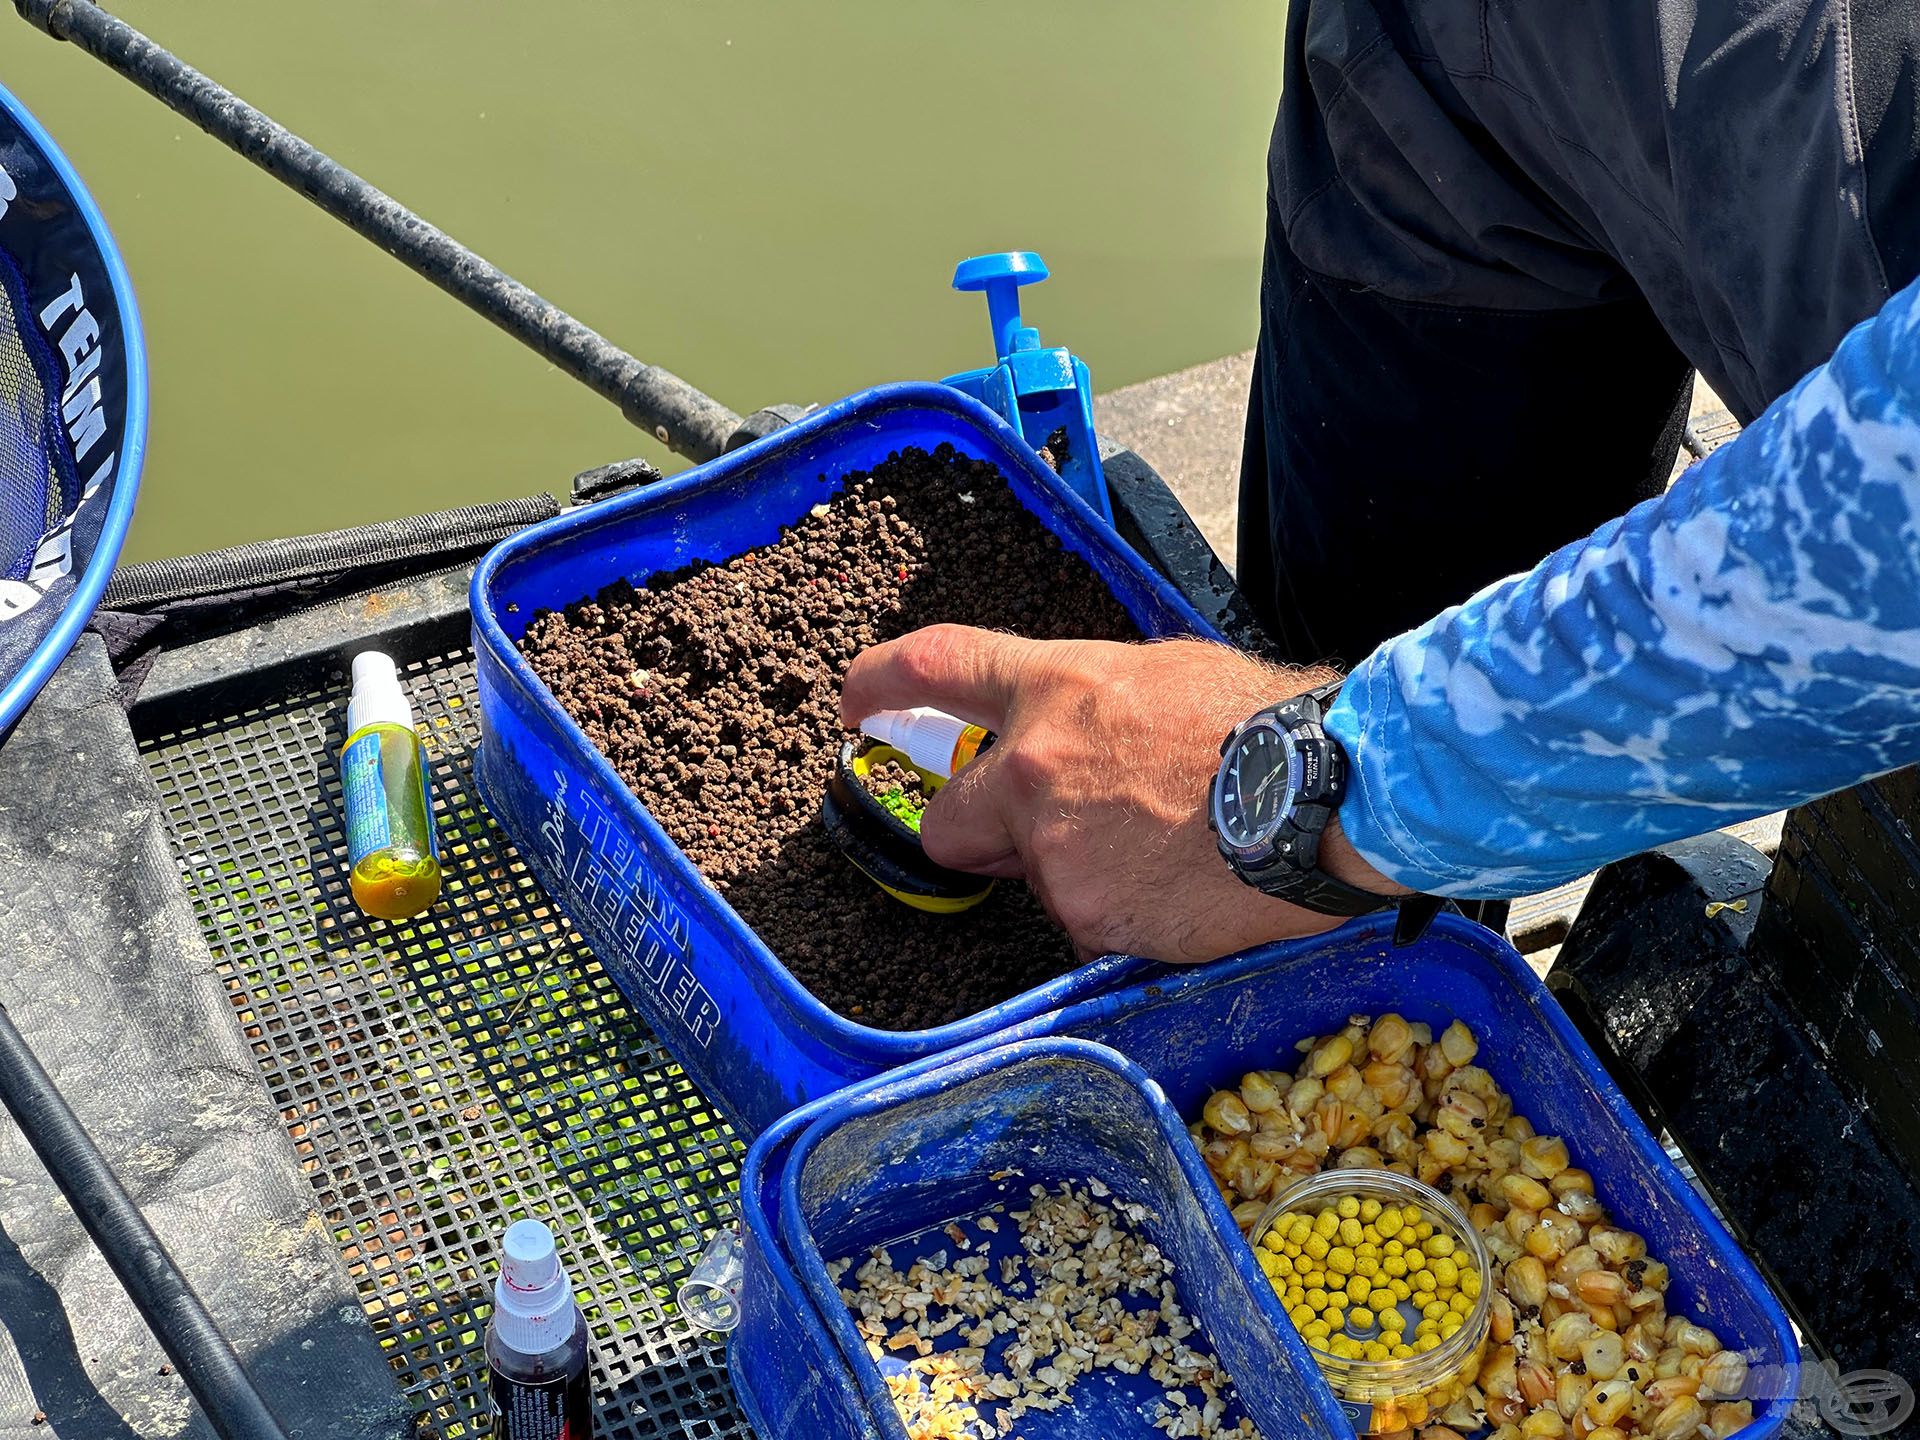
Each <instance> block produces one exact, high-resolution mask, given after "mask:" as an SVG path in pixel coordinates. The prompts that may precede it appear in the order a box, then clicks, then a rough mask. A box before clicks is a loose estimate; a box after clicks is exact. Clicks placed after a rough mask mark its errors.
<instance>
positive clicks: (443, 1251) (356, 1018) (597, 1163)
mask: <svg viewBox="0 0 1920 1440" xmlns="http://www.w3.org/2000/svg"><path fill="white" fill-rule="evenodd" d="M402 674H403V677H404V679H405V682H406V685H407V688H408V692H409V694H410V696H411V698H412V700H413V704H414V710H415V713H416V715H417V717H418V724H419V729H420V731H421V739H422V741H423V743H424V745H425V747H426V750H427V755H428V759H429V763H430V766H431V773H432V781H433V789H434V800H435V815H436V819H437V821H438V824H439V828H440V839H441V845H442V851H443V859H444V861H445V864H446V868H447V877H446V882H445V888H444V889H443V892H442V894H441V897H440V900H439V902H438V903H437V904H436V905H435V906H434V908H433V909H432V910H430V911H429V912H428V913H427V914H426V915H424V916H422V917H420V918H419V919H418V920H415V921H413V922H410V923H406V924H389V923H387V922H384V921H379V920H370V919H368V918H367V917H366V916H364V915H362V914H361V913H360V912H359V911H358V910H357V909H356V908H355V907H354V905H353V902H352V899H351V897H350V896H349V895H348V892H347V885H346V862H345V857H346V845H345V838H344V834H343V825H342V815H341V808H340V786H339V779H338V774H337V767H336V757H337V755H338V753H339V748H340V746H341V744H342V743H343V741H344V740H345V736H344V734H343V733H342V730H343V724H344V716H345V708H346V686H345V680H344V676H341V675H335V676H334V677H333V679H332V681H331V682H330V683H329V684H328V685H327V687H326V688H324V689H322V690H315V691H311V692H309V693H305V694H299V695H294V696H291V697H281V698H277V699H275V700H273V701H271V702H270V703H266V702H263V703H261V704H260V705H258V706H257V707H256V708H244V709H239V713H234V714H222V715H219V716H218V717H217V718H209V719H207V720H204V721H196V722H195V723H193V724H191V725H180V726H175V727H174V728H171V729H170V730H168V731H166V732H165V733H155V734H147V735H143V737H142V742H141V743H142V750H143V753H144V754H145V756H146V758H147V761H148V764H149V766H150V767H151V769H152V771H153V774H154V776H155V778H156V780H157V781H158V783H159V787H160V792H161V795H162V797H163V799H164V802H165V804H166V807H167V824H168V829H169V832H170V834H171V837H172V842H173V845H174V850H175V855H176V857H177V859H178V862H179V865H180V871H181V876H182V880H183V883H184V885H185V888H186V890H187V893H188V895H189V896H190V897H191V899H192V901H193V905H194V908H195V911H196V913H197V914H198V916H199V919H200V923H201V926H202V928H203V929H204V931H205V932H206V936H207V940H208V943H209V944H210V945H211V947H212V949H213V954H214V958H215V960H216V962H217V963H218V964H219V966H220V967H221V971H222V974H223V976H224V978H225V981H226V985H227V991H228V994H229V996H230V998H231V999H232V1001H233V1005H234V1013H235V1016H236V1019H237V1021H238V1023H239V1025H240V1027H241V1029H242V1032H243V1034H244V1035H245V1037H246V1039H247V1041H248V1043H249V1044H250V1046H251V1047H252V1050H253V1053H254V1056H255V1058H256V1059H257V1060H258V1062H259V1065H260V1069H261V1071H262V1073H263V1075H264V1076H265V1079H266V1082H267V1085H268V1088H269V1089H270V1091H271V1092H272V1094H273V1097H274V1100H275V1102H276V1103H277V1104H278V1105H279V1106H280V1108H281V1113H282V1116H283V1118H284V1120H285V1123H286V1126H287V1132H288V1134H289V1135H290V1136H291V1137H292V1140H293V1143H294V1145H295V1148H296V1150H297V1152H298V1154H299V1157H300V1160H301V1164H302V1167H303V1169H304V1170H305V1172H306V1174H307V1176H308V1178H309V1179H310V1180H311V1181H312V1183H313V1186H314V1192H315V1198H316V1204H317V1208H318V1210H319V1212H320V1214H321V1215H322V1216H323V1217H324V1219H325V1220H326V1222H327V1223H328V1224H329V1225H330V1226H331V1227H332V1229H333V1234H334V1238H335V1241H336V1242H337V1244H338V1245H339V1247H340V1251H341V1254H342V1255H343V1256H344V1257H345V1259H346V1262H347V1265H348V1267H349V1271H350V1273H351V1274H352V1276H353V1278H354V1283H355V1285H356V1287H357V1290H358V1293H359V1296H360V1299H361V1303H362V1304H363V1305H364V1306H365V1307H366V1312H367V1316H368V1319H369V1321H370V1323H371V1324H372V1326H373V1330H374V1333H375V1334H376V1336H378V1337H379V1339H380V1341H381V1344H382V1345H383V1346H384V1347H385V1349H386V1351H387V1354H388V1358H389V1360H390V1361H391V1363H392V1365H393V1366H394V1369H395V1371H396V1373H397V1374H398V1376H399V1378H400V1382H401V1384H402V1386H403V1388H404V1390H405V1392H406V1394H407V1396H408V1397H409V1399H410V1400H411V1401H412V1403H413V1404H414V1405H415V1406H416V1407H417V1408H418V1409H419V1411H421V1412H422V1417H423V1418H422V1423H421V1433H422V1434H423V1435H438V1436H443V1437H446V1440H454V1437H459V1436H471V1435H476V1434H485V1433H486V1430H487V1421H486V1391H485V1375H486V1366H485V1361H484V1359H483V1358H482V1355H481V1349H480V1346H481V1336H482V1332H483V1330H484V1328H485V1325H486V1318H487V1312H488V1308H489V1285H490V1280H491V1275H492V1268H493V1263H494V1255H493V1250H494V1246H495V1244H496V1241H497V1237H498V1235H499V1233H500V1232H501V1230H502V1229H504V1228H505V1226H506V1225H507V1223H508V1222H509V1221H510V1220H513V1219H516V1218H519V1217H522V1216H534V1217H537V1218H540V1219H544V1220H546V1221H547V1222H548V1223H549V1224H550V1225H551V1226H552V1227H553V1230H554V1233H555V1235H556V1237H557V1238H558V1239H559V1242H560V1246H561V1251H562V1254H563V1255H564V1256H565V1258H566V1262H567V1264H568V1266H569V1267H570V1269H571V1273H572V1275H573V1278H574V1282H575V1284H576V1286H577V1287H578V1288H579V1290H580V1292H581V1303H582V1305H583V1306H584V1307H585V1309H586V1313H587V1318H588V1322H589V1324H590V1327H591V1329H592V1334H593V1364H594V1394H595V1401H596V1406H597V1409H598V1416H599V1428H598V1430H597V1434H598V1435H599V1436H601V1437H602V1440H652V1437H656V1436H674V1437H687V1440H721V1437H728V1436H746V1435H748V1434H749V1433H750V1432H749V1430H748V1427H747V1425H746V1423H745V1421H744V1420H743V1419H742V1418H741V1415H740V1413H739V1411H738V1409H737V1408H736V1406H735V1403H734V1399H733V1391H732V1387H731V1385H730V1384H729V1382H728V1380H727V1376H726V1370H725V1361H724V1355H723V1353H722V1347H721V1346H720V1344H719V1343H718V1342H717V1341H715V1340H713V1339H711V1338H709V1337H707V1336H704V1335H702V1334H699V1333H696V1332H694V1331H693V1330H692V1329H691V1328H690V1327H689V1326H688V1325H687V1324H686V1323H685V1322H684V1321H682V1320H681V1319H680V1318H679V1317H678V1316H677V1314H676V1313H675V1310H674V1306H673V1301H672V1295H673V1288H674V1286H675V1284H677V1282H678V1279H679V1277H680V1275H681V1274H682V1273H683V1271H684V1270H685V1268H686V1267H687V1266H688V1265H690V1264H691V1263H692V1260H693V1258H694V1257H695V1256H696V1255H697V1254H698V1252H699V1250H700V1248H701V1246H702V1244H703V1243H704V1240H705V1237H706V1235H707V1233H708V1232H709V1231H710V1230H712V1229H713V1228H714V1227H715V1226H717V1225H719V1224H722V1223H726V1222H727V1221H728V1220H729V1219H730V1216H731V1208H730V1202H729V1200H728V1199H727V1195H728V1193H729V1192H730V1190H731V1188H732V1186H733V1183H734V1181H735V1179H736V1178H737V1175H738V1161H739V1158H740V1147H739V1145H738V1143H737V1142H736V1141H735V1139H734V1138H733V1135H732V1133H731V1131H730V1130H729V1129H728V1127H727V1125H726V1123H725V1122H724V1120H722V1119H721V1118H720V1117H719V1116H718V1114H717V1113H716V1112H715V1111H714V1110H713V1108H712V1107H711V1106H710V1105H709V1104H708V1102H707V1101H706V1099H705V1098H704V1097H703V1096H702V1095H701V1094H700V1093H699V1092H698V1091H697V1090H696V1089H695V1088H694V1086H693V1084H692V1082H691V1081H689V1080H688V1079H687V1078H686V1077H685V1076H684V1075H682V1074H681V1072H680V1069H679V1067H678V1066H677V1065H676V1064H675V1063H674V1062H673V1060H672V1058H671V1057H670V1056H669V1055H668V1054H667V1053H666V1051H665V1050H664V1049H662V1048H661V1046H660V1045H659V1043H658V1042H657V1041H656V1040H655V1039H654V1037H653V1036H652V1034H651V1033H650V1032H649V1031H648V1030H647V1028H646V1027H645V1025H644V1024H643V1023H642V1022H641V1021H640V1019H639V1018H638V1017H637V1016H636V1015H635V1014H634V1013H633V1012H632V1011H631V1010H630V1009H629V1007H628V1006H627V1004H626V1002H625V1001H624V1000H623V999H622V998H621V996H620V994H619V992H618V991H617V990H616V989H615V988H614V986H613V983H612V982H611V981H610V980H609V979H608V978H607V977H606V976H605V974H603V973H602V971H601V970H600V968H599V965H598V964H597V962H596V961H595V960H594V959H593V957H592V955H591V953H590V952H589V951H588V949H587V948H586V946H585V944H584V943H583V942H582V941H581V940H580V938H579V937H578V936H577V935H576V934H575V933H574V932H573V929H572V927H571V926H570V925H569V924H568V923H567V921H566V919H565V918H564V917H563V916H562V915H561V914H560V913H559V912H558V911H557V910H555V909H554V908H553V906H552V905H551V903H550V902H549V901H548V899H547V897H546V895H545V894H544V893H543V892H542V891H541V889H540V888H539V886H538V884H537V883H536V882H535V881H534V879H533V877H532V876H531V875H529V874H528V873H527V872H526V870H525V868H524V866H523V865H522V863H521V861H520V860H519V858H518V856H517V854H516V853H515V851H514V849H513V846H512V845H511V844H510V843H509V842H508V840H507V839H506V837H505V836H504V835H502V834H501V833H500V831H499V830H498V829H496V828H495V827H494V825H493V823H492V821H491V820H490V819H489V818H488V817H487V815H486V812H485V811H484V810H483V809H482V807H481V805H480V801H479V797H478V795H477V793H476V792H475V789H474V786H473V779H472V774H471V770H470V755H471V752H472V747H473V744H474V741H475V738H476V737H475V728H474V727H475V724H476V720H475V714H474V710H473V708H472V706H471V704H470V699H471V696H472V674H473V672H472V662H471V656H470V653H469V652H467V651H466V650H464V649H460V650H456V651H451V652H449V653H444V654H440V655H436V656H433V657H430V658H427V659H424V660H420V661H416V662H415V663H413V664H410V665H403V667H402ZM227 708H236V709H238V708H239V707H237V706H236V707H227ZM136 728H138V725H137V722H136Z"/></svg>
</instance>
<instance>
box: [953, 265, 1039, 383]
mask: <svg viewBox="0 0 1920 1440" xmlns="http://www.w3.org/2000/svg"><path fill="white" fill-rule="evenodd" d="M1046 278H1047V263H1046V261H1044V260H1042V259H1041V258H1040V257H1039V256H1038V255H1036V254H1034V253H1033V251H1031V250H1005V251H1002V252H1001V253H999V254H997V255H975V256H973V257H972V258H971V259H968V260H962V261H961V262H960V263H959V265H958V266H956V267H955V268H954V272H953V288H954V289H956V290H984V291H986V292H987V319H988V320H989V321H990V322H991V323H992V325H993V353H994V354H996V355H998V356H999V357H1000V358H1001V359H1003V360H1004V359H1005V358H1006V357H1007V356H1009V355H1011V354H1013V352H1014V351H1015V350H1016V349H1036V348H1038V346H1039V343H1040V337H1039V336H1038V335H1035V336H1034V337H1033V342H1032V344H1030V345H1026V346H1021V345H1019V344H1018V343H1017V342H1018V340H1019V337H1020V329H1021V326H1020V287H1021V286H1022V285H1037V284H1039V283H1040V282H1041V281H1042V280H1044V279H1046Z"/></svg>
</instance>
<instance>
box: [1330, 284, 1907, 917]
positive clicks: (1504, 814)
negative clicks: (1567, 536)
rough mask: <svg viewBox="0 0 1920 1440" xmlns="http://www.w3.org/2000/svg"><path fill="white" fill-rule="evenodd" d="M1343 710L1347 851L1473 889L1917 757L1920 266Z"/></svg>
mask: <svg viewBox="0 0 1920 1440" xmlns="http://www.w3.org/2000/svg"><path fill="white" fill-rule="evenodd" d="M1602 423H1604V421H1603V422H1602ZM1541 483H1543V484H1550V483H1552V462H1551V460H1547V461H1545V462H1543V464H1542V467H1541ZM1328 728H1329V730H1331V731H1332V733H1333V734H1335V735H1336V736H1337V737H1338V738H1339V739H1340V740H1341V741H1342V743H1343V744H1345V746H1346V748H1347V751H1348V754H1349V755H1350V756H1351V757H1352V761H1353V767H1352V780H1351V787H1350V792H1349V795H1348V798H1347V800H1346V802H1345V803H1344V804H1343V805H1342V806H1341V812H1340V817H1341V825H1342V827H1343V828H1344V829H1345V831H1346V833H1347V835H1348V837H1349V838H1350V839H1351V840H1352V842H1353V844H1354V846H1355V848H1356V849H1358V850H1359V852H1360V853H1361V854H1362V855H1363V856H1365V857H1366V859H1367V860H1368V861H1369V862H1371V863H1372V864H1373V865H1374V866H1375V868H1377V869H1378V870H1380V871H1381V872H1382V873H1384V874H1386V875H1388V876H1391V877H1392V878H1393V879H1395V880H1397V881H1399V882H1401V883H1402V884H1405V885H1409V886H1412V887H1414V888H1416V889H1420V890H1425V891H1429V892H1432V893H1437V894H1445V895H1460V896H1488V897H1492V896H1504V895H1522V894H1527V893H1530V892H1532V891H1537V890H1540V889H1543V888H1546V887H1548V886H1551V885H1555V884H1558V883H1560V882H1561V881H1564V880H1567V879H1570V878H1572V877H1574V876H1577V875H1581V874H1584V873H1585V872H1587V871H1589V870H1592V869H1594V868H1595V867H1597V866H1599V865H1601V864H1604V863H1605V862H1607V861H1609V860H1614V859H1618V858H1619V857H1621V856H1623V855H1630V854H1633V853H1635V852H1637V851H1640V850H1644V849H1646V848H1647V847H1648V846H1651V845H1657V844H1660V843H1662V842H1664V841H1667V840H1674V839H1679V838H1681V837H1684V836H1688V835H1696V834H1699V833H1701V832H1703V831H1706V830H1710V829H1713V828H1715V827H1717V826H1722V825H1727V824H1731V823H1732V822H1734V821H1736V820H1742V819H1746V818H1749V817H1751V816H1755V815H1764V814H1766V813H1768V812H1769V811H1773V810H1778V809H1781V808H1783V807H1785V806H1789V805H1794V804H1797V803H1799V802H1801V801H1803V800H1807V799H1811V798H1812V797H1814V796H1817V795H1822V794H1826V793H1828V792H1829V791H1833V790H1837V789H1840V788H1841V787H1843V786H1846V785H1850V784H1852V783H1854V782H1855V781H1858V780H1862V779H1865V778H1867V777H1869V776H1873V775H1878V774H1883V773H1885V772H1886V771H1888V770H1893V769H1898V768H1899V767H1900V766H1902V765H1906V764H1908V763H1910V762H1912V761H1914V760H1916V759H1920V283H1917V284H1916V285H1912V286H1909V287H1908V288H1907V289H1905V290H1903V291H1901V292H1900V293H1899V294H1898V295H1896V296H1894V297H1893V298H1892V299H1891V300H1889V301H1888V302H1887V304H1886V306H1885V307H1884V308H1883V309H1882V310H1881V312H1880V313H1879V315H1877V316H1875V317H1874V318H1873V319H1871V320H1868V321H1866V322H1864V323H1863V324H1861V325H1859V326H1857V327H1856V328H1855V329H1854V330H1853V331H1852V332H1851V333H1850V334H1849V335H1848V336H1847V337H1846V339H1845V340H1844V341H1842V342H1841V345H1840V347H1839V349H1838V350H1836V351H1835V352H1834V355H1833V358H1832V359H1831V360H1829V361H1828V362H1827V363H1826V364H1825V365H1823V366H1821V367H1820V368H1819V369H1817V370H1815V371H1813V372H1812V373H1811V374H1809V375H1808V376H1807V377H1806V378H1805V379H1804V380H1802V381H1801V382H1800V384H1799V385H1797V386H1796V387H1795V388H1794V389H1793V390H1792V391H1791V392H1789V393H1788V394H1787V395H1785V396H1783V397H1781V399H1779V400H1778V401H1776V402H1775V403H1774V404H1773V405H1772V406H1771V407H1770V408H1769V409H1768V410H1767V412H1766V413H1765V414H1764V415H1762V416H1761V417H1760V418H1759V420H1757V421H1756V422H1755V423H1754V424H1753V425H1752V426H1750V427H1749V428H1748V429H1747V431H1746V433H1745V434H1743V435H1741V436H1740V438H1739V439H1737V440H1735V441H1733V442H1732V443H1731V444H1728V445H1725V446H1723V447H1721V448H1720V449H1719V450H1717V451H1715V452H1714V453H1713V454H1712V455H1711V456H1709V457H1708V458H1707V459H1705V460H1703V461H1701V462H1700V463H1699V464H1697V465H1695V466H1694V467H1693V468H1692V469H1691V470H1689V471H1688V472H1687V473H1686V474H1685V475H1684V476H1682V477H1681V478H1680V479H1679V480H1678V481H1677V482H1676V483H1675V484H1674V486H1673V487H1672V489H1671V490H1669V491H1668V492H1667V494H1666V495H1664V496H1663V497H1661V498H1659V499H1656V500H1650V501H1648V502H1647V503H1645V504H1643V505H1640V506H1638V507H1637V508H1635V509H1634V510H1633V511H1631V512H1630V513H1629V514H1627V515H1626V516H1624V517H1622V518H1621V519H1619V520H1615V521H1611V522H1609V523H1608V524H1606V525H1603V526H1602V527H1601V528H1600V529H1598V530H1596V531H1594V533H1593V534H1592V535H1590V536H1588V537H1587V538H1586V539H1584V540H1580V541H1576V542H1575V543H1574V544H1571V545H1568V546H1567V547H1565V548H1564V549H1562V550H1559V551H1557V552H1556V553H1555V554H1553V555H1551V556H1549V557H1548V558H1547V559H1546V560H1544V561H1542V562H1541V563H1540V564H1539V565H1538V566H1537V567H1535V568H1534V569H1533V570H1532V571H1530V572H1528V573H1527V574H1524V575H1517V576H1514V577H1512V578H1510V579H1507V580H1503V581H1500V582H1499V583H1497V584H1495V585H1491V586H1489V587H1488V588H1487V589H1485V590H1482V591H1481V592H1480V593H1479V594H1477V595H1475V596H1473V598H1472V599H1470V600H1468V601H1467V602H1466V603H1465V604H1464V605H1460V606H1456V607H1455V608H1453V609H1450V610H1447V611H1445V612H1444V613H1442V614H1440V615H1439V616H1437V617H1435V618H1434V619H1433V620H1431V621H1429V622H1428V623H1427V624H1425V625H1423V626H1421V627H1420V628H1418V629H1416V630H1411V631H1408V632H1407V633H1406V634H1404V635H1401V636H1399V637H1398V638H1396V639H1393V640H1390V641H1388V642H1387V643H1386V644H1384V645H1382V646H1381V647H1380V648H1379V649H1378V650H1376V651H1375V652H1374V653H1373V654H1372V655H1371V656H1370V657H1368V659H1367V660H1366V661H1365V662H1364V663H1363V664H1362V665H1360V666H1359V668H1358V669H1356V670H1355V671H1354V672H1353V674H1352V676H1351V678H1350V679H1349V682H1348V684H1347V687H1346V689H1345V690H1343V691H1342V693H1341V695H1340V697H1339V699H1338V700H1337V701H1336V702H1335V704H1334V707H1333V710H1332V712H1331V713H1330V715H1329V716H1328Z"/></svg>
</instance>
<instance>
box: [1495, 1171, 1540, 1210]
mask: <svg viewBox="0 0 1920 1440" xmlns="http://www.w3.org/2000/svg"><path fill="white" fill-rule="evenodd" d="M1500 1193H1501V1195H1503V1196H1504V1197H1506V1201H1507V1203H1508V1204H1509V1205H1512V1206H1514V1207H1515V1208H1517V1209H1521V1210H1545V1209H1546V1208H1547V1207H1548V1206H1549V1205H1551V1204H1552V1203H1553V1192H1552V1191H1551V1190H1549V1189H1547V1187H1546V1186H1544V1185H1542V1184H1541V1183H1540V1182H1539V1181H1538V1180H1535V1179H1534V1178H1532V1177H1531V1176H1529V1175H1502V1176H1501V1177H1500Z"/></svg>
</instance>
